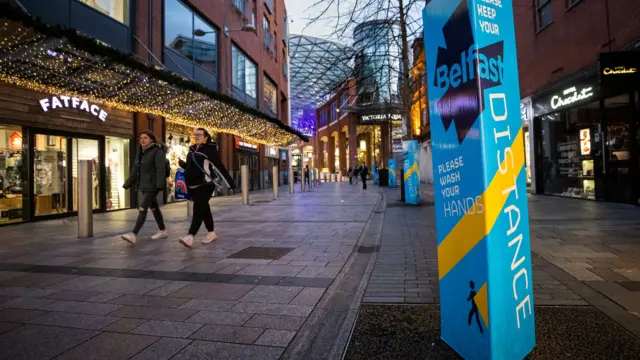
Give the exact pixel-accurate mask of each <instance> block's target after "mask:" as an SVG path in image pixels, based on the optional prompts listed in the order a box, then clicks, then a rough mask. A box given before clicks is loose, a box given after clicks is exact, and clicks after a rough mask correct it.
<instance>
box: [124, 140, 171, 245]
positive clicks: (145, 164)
mask: <svg viewBox="0 0 640 360" xmlns="http://www.w3.org/2000/svg"><path fill="white" fill-rule="evenodd" d="M166 151H167V147H166V146H165V145H163V144H159V143H158V142H157V141H156V136H155V135H154V134H153V133H152V132H151V131H143V132H142V133H141V134H140V146H139V147H138V153H137V154H136V161H135V163H134V164H133V168H132V170H131V175H129V178H128V179H127V181H125V183H124V185H123V186H122V187H123V188H125V189H129V188H133V189H134V190H136V191H140V192H141V193H142V198H141V200H140V204H139V210H140V212H139V213H138V219H137V220H136V225H135V226H134V228H133V231H132V232H130V233H129V234H126V235H123V236H122V239H123V240H125V241H127V242H129V243H131V244H135V243H136V237H137V235H138V232H140V229H141V228H142V225H144V222H145V221H146V220H147V211H148V210H149V208H151V212H152V213H153V217H154V218H155V219H156V223H158V228H160V231H158V232H157V233H156V234H155V235H153V236H152V237H151V238H152V239H153V240H158V239H162V238H166V237H167V230H166V228H165V226H164V219H163V218H162V213H161V212H160V207H159V205H158V201H157V196H158V193H160V192H161V191H163V189H164V187H165V186H166V181H167V180H166V173H167V170H166V165H165V163H166V159H167V157H166Z"/></svg>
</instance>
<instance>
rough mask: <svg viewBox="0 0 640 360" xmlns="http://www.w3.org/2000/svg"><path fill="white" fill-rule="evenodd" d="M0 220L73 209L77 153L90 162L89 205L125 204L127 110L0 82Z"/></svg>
mask: <svg viewBox="0 0 640 360" xmlns="http://www.w3.org/2000/svg"><path fill="white" fill-rule="evenodd" d="M0 111H1V113H2V116H0V225H4V224H8V223H15V222H22V221H34V220H40V219H47V218H52V217H62V216H69V215H73V214H75V213H76V212H77V209H78V185H79V184H78V161H79V160H90V161H92V162H93V165H94V171H93V193H92V195H93V208H94V209H95V210H96V211H98V212H103V211H111V210H118V209H127V208H129V207H130V197H129V193H128V192H127V191H126V190H124V189H123V188H122V185H123V184H124V181H125V180H126V178H127V177H128V176H129V171H130V167H131V158H132V156H131V152H132V151H131V149H132V145H131V136H132V134H133V114H131V113H128V112H124V111H120V110H116V109H110V108H106V107H104V106H101V105H97V104H93V103H91V102H90V101H88V100H86V99H82V98H75V97H68V96H57V95H46V94H41V93H36V92H32V91H29V90H26V89H22V88H18V87H15V86H12V85H8V84H0Z"/></svg>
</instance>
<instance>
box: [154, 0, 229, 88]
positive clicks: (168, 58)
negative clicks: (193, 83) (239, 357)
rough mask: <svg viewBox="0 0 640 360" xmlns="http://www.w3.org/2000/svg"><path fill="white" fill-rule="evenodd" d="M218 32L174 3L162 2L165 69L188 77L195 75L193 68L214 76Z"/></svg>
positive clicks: (173, 1)
mask: <svg viewBox="0 0 640 360" xmlns="http://www.w3.org/2000/svg"><path fill="white" fill-rule="evenodd" d="M217 44H218V31H217V30H216V29H215V28H213V27H212V26H211V25H209V24H208V23H207V22H205V21H204V20H202V19H200V17H198V16H197V15H195V14H194V13H193V12H192V11H191V10H190V9H189V8H187V7H186V6H185V5H184V4H183V3H182V2H180V1H178V0H165V6H164V46H165V65H167V66H168V67H169V68H170V69H171V70H173V71H176V72H181V73H185V75H188V76H190V77H192V78H193V77H194V74H195V73H196V72H198V70H196V69H195V68H194V66H193V65H194V64H195V65H198V66H199V67H200V68H202V69H204V70H206V71H208V72H210V73H213V74H216V73H217V72H218V71H217V70H218V46H217Z"/></svg>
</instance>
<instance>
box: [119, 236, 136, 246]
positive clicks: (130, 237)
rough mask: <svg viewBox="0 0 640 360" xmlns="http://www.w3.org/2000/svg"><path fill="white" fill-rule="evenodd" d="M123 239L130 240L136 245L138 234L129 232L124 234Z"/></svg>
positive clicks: (130, 242)
mask: <svg viewBox="0 0 640 360" xmlns="http://www.w3.org/2000/svg"><path fill="white" fill-rule="evenodd" d="M122 240H124V241H126V242H128V243H129V244H131V245H135V244H136V234H134V233H128V234H126V235H122Z"/></svg>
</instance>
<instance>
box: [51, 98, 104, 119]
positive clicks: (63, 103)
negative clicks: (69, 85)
mask: <svg viewBox="0 0 640 360" xmlns="http://www.w3.org/2000/svg"><path fill="white" fill-rule="evenodd" d="M39 103H40V107H41V108H42V111H44V112H49V110H56V109H77V110H82V111H86V112H87V113H89V114H91V115H93V116H95V117H97V118H98V119H100V120H101V121H107V116H109V114H108V113H107V112H106V111H104V110H103V109H102V108H101V107H100V106H98V105H96V104H91V103H90V102H89V101H87V100H83V99H79V98H77V97H73V96H51V97H48V98H44V99H42V100H40V101H39Z"/></svg>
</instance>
